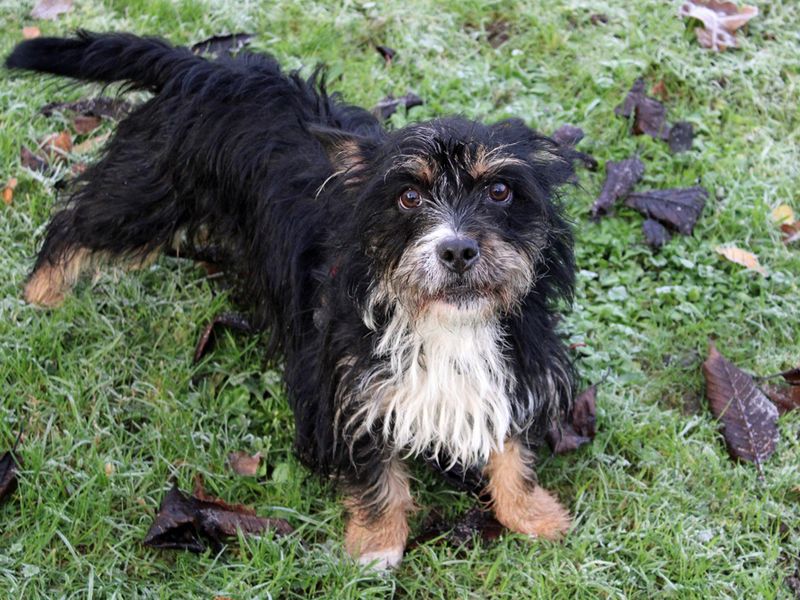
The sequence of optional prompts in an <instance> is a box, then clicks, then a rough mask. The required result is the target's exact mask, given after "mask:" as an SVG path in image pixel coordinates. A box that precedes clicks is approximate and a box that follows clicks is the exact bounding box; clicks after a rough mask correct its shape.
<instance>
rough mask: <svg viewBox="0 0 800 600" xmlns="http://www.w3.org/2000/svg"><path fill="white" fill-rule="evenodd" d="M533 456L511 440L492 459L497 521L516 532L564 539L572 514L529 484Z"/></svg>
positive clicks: (488, 468) (489, 473) (488, 469)
mask: <svg viewBox="0 0 800 600" xmlns="http://www.w3.org/2000/svg"><path fill="white" fill-rule="evenodd" d="M532 461H533V454H532V453H531V452H530V451H529V450H528V449H526V448H524V447H523V446H522V445H521V444H520V443H519V442H518V441H515V440H509V441H508V442H506V444H505V449H504V450H503V451H502V452H494V453H492V455H491V457H490V458H489V462H488V464H487V466H486V469H485V474H486V476H487V477H488V478H489V485H488V486H487V491H488V492H489V494H490V496H491V498H492V508H493V509H494V514H495V516H496V517H497V520H498V521H500V522H501V523H502V524H503V525H505V526H506V527H508V528H509V529H511V530H512V531H515V532H517V533H524V534H527V535H531V536H536V537H542V538H545V539H548V540H555V539H559V538H561V537H562V536H563V535H564V534H565V533H566V532H567V531H568V530H569V528H570V525H571V524H572V519H571V518H570V516H569V512H568V511H567V509H566V508H564V507H563V506H562V505H561V504H560V503H559V502H558V500H556V498H555V497H554V496H553V495H552V494H551V493H550V492H548V491H547V490H545V489H544V488H542V487H539V486H538V485H534V484H532V483H530V482H531V481H533V472H532V470H531V467H530V466H529V465H530V464H531V463H532Z"/></svg>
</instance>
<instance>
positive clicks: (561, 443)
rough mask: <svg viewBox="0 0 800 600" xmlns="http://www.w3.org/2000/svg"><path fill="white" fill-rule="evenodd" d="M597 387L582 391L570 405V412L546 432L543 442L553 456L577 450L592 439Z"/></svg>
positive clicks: (592, 386)
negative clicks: (544, 441) (545, 442)
mask: <svg viewBox="0 0 800 600" xmlns="http://www.w3.org/2000/svg"><path fill="white" fill-rule="evenodd" d="M596 400H597V386H596V385H591V386H589V387H588V388H586V389H585V390H583V391H582V392H581V393H580V394H578V397H577V398H575V402H574V403H573V405H572V412H571V413H570V414H569V415H568V416H567V417H566V418H565V419H564V420H563V421H562V422H561V423H558V424H556V425H554V426H553V427H552V428H551V429H550V431H548V432H547V435H546V436H545V440H547V444H548V445H549V446H550V449H551V450H552V451H553V453H555V454H565V453H566V452H572V451H573V450H577V449H578V448H580V447H581V446H583V445H584V444H590V443H591V442H592V440H593V439H594V434H595V425H596V415H597V405H596Z"/></svg>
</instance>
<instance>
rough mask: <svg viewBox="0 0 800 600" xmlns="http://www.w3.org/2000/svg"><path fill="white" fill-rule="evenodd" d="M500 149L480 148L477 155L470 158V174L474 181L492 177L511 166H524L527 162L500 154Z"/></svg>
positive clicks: (476, 152)
mask: <svg viewBox="0 0 800 600" xmlns="http://www.w3.org/2000/svg"><path fill="white" fill-rule="evenodd" d="M498 150H499V148H495V149H494V150H487V149H486V147H485V146H478V149H477V150H476V151H475V155H474V156H472V157H471V158H470V166H469V169H468V171H469V174H470V176H471V177H472V178H473V179H476V180H477V179H481V178H483V177H487V176H489V175H492V174H494V173H496V172H497V171H499V170H500V169H502V168H503V167H507V166H509V165H524V164H525V162H524V161H522V160H520V159H518V158H515V157H513V156H508V155H505V154H500V153H499V152H498Z"/></svg>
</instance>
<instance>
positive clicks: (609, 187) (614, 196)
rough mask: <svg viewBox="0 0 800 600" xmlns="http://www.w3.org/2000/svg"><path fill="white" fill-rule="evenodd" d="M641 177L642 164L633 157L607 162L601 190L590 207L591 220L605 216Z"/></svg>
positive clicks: (642, 173)
mask: <svg viewBox="0 0 800 600" xmlns="http://www.w3.org/2000/svg"><path fill="white" fill-rule="evenodd" d="M642 175H644V163H643V162H642V161H641V160H639V159H638V158H637V157H635V156H634V157H631V158H626V159H625V160H621V161H619V162H613V161H608V162H607V163H606V180H605V181H604V182H603V189H602V190H601V191H600V195H599V196H598V197H597V200H595V201H594V204H593V205H592V220H594V221H597V220H598V219H600V217H602V216H603V215H607V214H608V213H609V212H610V211H611V208H612V207H613V205H614V203H615V202H616V201H617V200H619V199H621V198H625V197H626V196H627V195H628V194H630V192H631V190H632V189H633V186H634V185H636V182H638V181H639V180H640V179H641V178H642Z"/></svg>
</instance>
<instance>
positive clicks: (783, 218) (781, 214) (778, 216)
mask: <svg viewBox="0 0 800 600" xmlns="http://www.w3.org/2000/svg"><path fill="white" fill-rule="evenodd" d="M770 216H771V217H772V220H773V221H774V222H775V223H779V224H780V223H793V222H794V221H795V217H794V211H793V210H792V207H791V206H789V205H788V204H780V205H778V206H776V207H775V208H773V209H772V212H771V213H770Z"/></svg>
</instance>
